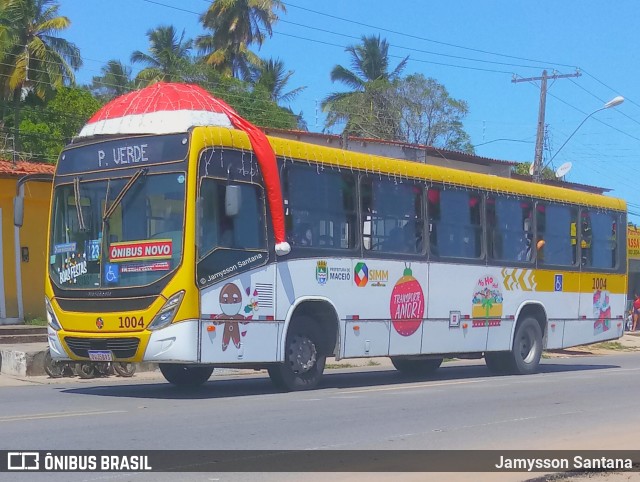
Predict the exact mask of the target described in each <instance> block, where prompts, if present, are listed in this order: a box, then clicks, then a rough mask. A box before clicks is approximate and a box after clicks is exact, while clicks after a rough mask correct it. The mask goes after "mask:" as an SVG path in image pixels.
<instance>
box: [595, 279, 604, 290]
mask: <svg viewBox="0 0 640 482" xmlns="http://www.w3.org/2000/svg"><path fill="white" fill-rule="evenodd" d="M592 289H594V290H606V289H607V278H593V288H592Z"/></svg>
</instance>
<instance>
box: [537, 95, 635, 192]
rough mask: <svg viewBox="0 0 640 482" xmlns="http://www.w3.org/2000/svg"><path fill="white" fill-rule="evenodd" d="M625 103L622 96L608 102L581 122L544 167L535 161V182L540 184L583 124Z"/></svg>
mask: <svg viewBox="0 0 640 482" xmlns="http://www.w3.org/2000/svg"><path fill="white" fill-rule="evenodd" d="M623 102H624V97H622V96H621V95H618V96H616V97H614V98H613V99H611V100H610V101H609V102H607V103H606V104H605V105H603V106H602V107H600V108H599V109H596V110H594V111H593V112H592V113H591V114H589V115H588V116H587V117H585V118H584V119H583V120H582V122H580V124H579V125H578V127H576V128H575V130H574V131H573V132H572V133H571V135H570V136H569V137H567V139H566V140H565V141H564V143H563V144H562V145H561V146H560V149H558V150H557V151H556V152H555V154H553V156H551V159H549V160H548V161H547V163H546V164H545V165H544V166H540V165H536V162H535V161H534V162H533V164H531V170H532V171H533V180H534V182H540V179H541V177H542V171H543V170H544V168H545V167H547V166H548V165H549V164H551V161H553V160H554V159H555V157H556V156H557V155H558V153H559V152H560V151H561V150H562V148H563V147H564V146H566V145H567V142H569V139H571V138H572V137H573V135H574V134H575V133H576V132H578V129H580V127H582V124H584V123H585V122H586V121H587V119H588V118H589V117H591V116H592V115H593V114H596V113H597V112H600V111H601V110H605V109H609V108H611V107H615V106H617V105H620V104H622V103H623Z"/></svg>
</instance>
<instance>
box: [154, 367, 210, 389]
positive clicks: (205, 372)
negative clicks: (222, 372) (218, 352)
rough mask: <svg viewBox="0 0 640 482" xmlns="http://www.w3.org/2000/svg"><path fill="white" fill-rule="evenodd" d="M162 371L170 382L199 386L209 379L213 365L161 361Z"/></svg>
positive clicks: (179, 385)
mask: <svg viewBox="0 0 640 482" xmlns="http://www.w3.org/2000/svg"><path fill="white" fill-rule="evenodd" d="M160 371H161V372H162V375H163V376H164V378H166V380H167V381H168V382H169V383H172V384H173V385H176V386H178V387H198V386H200V385H202V384H203V383H204V382H206V381H207V380H209V377H210V376H211V374H212V373H213V368H212V367H198V366H191V365H181V364H177V363H161V364H160Z"/></svg>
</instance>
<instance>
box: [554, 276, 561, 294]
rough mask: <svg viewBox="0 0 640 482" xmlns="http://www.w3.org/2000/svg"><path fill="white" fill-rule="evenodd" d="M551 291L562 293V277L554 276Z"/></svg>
mask: <svg viewBox="0 0 640 482" xmlns="http://www.w3.org/2000/svg"><path fill="white" fill-rule="evenodd" d="M553 289H554V291H562V275H561V274H557V275H555V279H554V281H553Z"/></svg>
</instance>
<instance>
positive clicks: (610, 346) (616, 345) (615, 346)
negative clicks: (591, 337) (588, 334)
mask: <svg viewBox="0 0 640 482" xmlns="http://www.w3.org/2000/svg"><path fill="white" fill-rule="evenodd" d="M589 347H591V348H598V349H600V350H613V351H633V350H634V348H633V347H629V346H624V345H623V344H622V343H620V342H619V341H603V342H602V343H594V344H593V345H589Z"/></svg>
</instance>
